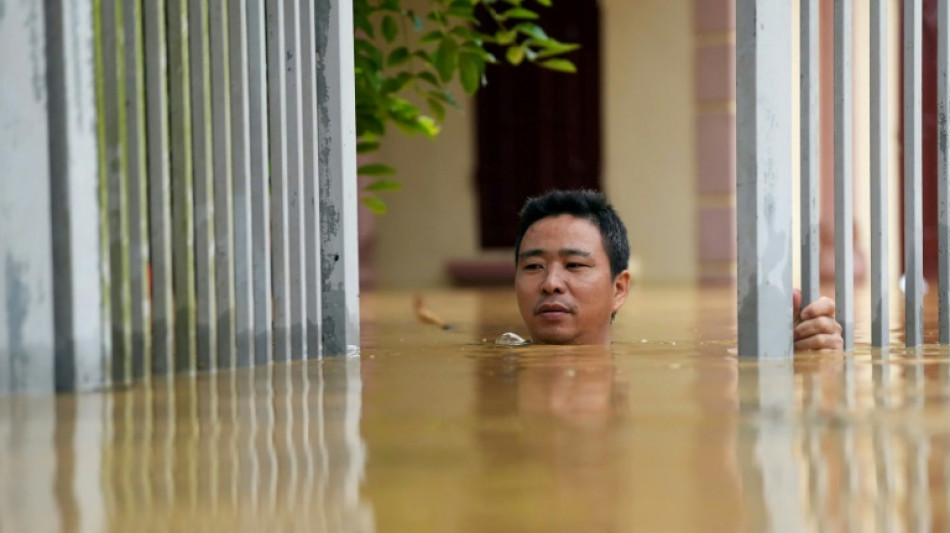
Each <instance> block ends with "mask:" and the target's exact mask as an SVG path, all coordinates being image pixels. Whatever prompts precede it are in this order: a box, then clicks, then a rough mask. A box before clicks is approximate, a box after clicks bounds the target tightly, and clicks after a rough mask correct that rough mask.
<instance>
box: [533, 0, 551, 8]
mask: <svg viewBox="0 0 950 533" xmlns="http://www.w3.org/2000/svg"><path fill="white" fill-rule="evenodd" d="M535 1H536V2H537V3H539V4H541V5H542V6H544V7H551V0H535Z"/></svg>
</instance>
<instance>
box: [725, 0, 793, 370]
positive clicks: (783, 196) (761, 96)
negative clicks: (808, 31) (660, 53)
mask: <svg viewBox="0 0 950 533" xmlns="http://www.w3.org/2000/svg"><path fill="white" fill-rule="evenodd" d="M791 15H792V14H791V7H790V5H789V4H788V3H785V2H775V1H773V0H740V1H739V2H738V3H737V5H736V32H737V33H736V36H737V42H736V67H737V68H736V74H737V76H736V87H737V89H736V120H737V127H736V147H737V177H736V199H737V215H736V217H737V233H738V241H739V242H738V249H739V264H738V278H739V279H738V289H739V291H738V292H739V294H738V309H739V312H738V321H739V354H740V355H744V356H756V357H789V356H791V354H792V351H793V349H792V294H791V288H792V202H791V198H792V176H791V120H792V116H791V104H792V99H791V69H790V68H789V65H790V64H791V61H792V54H791V42H792V36H791V25H790V24H789V20H791Z"/></svg>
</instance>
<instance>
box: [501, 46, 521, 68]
mask: <svg viewBox="0 0 950 533" xmlns="http://www.w3.org/2000/svg"><path fill="white" fill-rule="evenodd" d="M505 57H506V58H507V59H508V62H509V63H511V64H512V65H520V64H521V62H522V61H524V48H522V47H520V46H518V45H514V46H509V47H508V52H506V53H505Z"/></svg>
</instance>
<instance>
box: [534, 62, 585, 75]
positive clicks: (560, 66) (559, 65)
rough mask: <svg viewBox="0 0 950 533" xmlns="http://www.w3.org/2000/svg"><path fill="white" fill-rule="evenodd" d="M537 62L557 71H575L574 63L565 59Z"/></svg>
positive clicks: (571, 72)
mask: <svg viewBox="0 0 950 533" xmlns="http://www.w3.org/2000/svg"><path fill="white" fill-rule="evenodd" d="M538 64H539V65H540V66H542V67H544V68H546V69H550V70H556V71H558V72H567V73H570V74H575V73H577V67H575V66H574V63H571V62H570V61H568V60H566V59H548V60H547V61H542V62H541V63H538Z"/></svg>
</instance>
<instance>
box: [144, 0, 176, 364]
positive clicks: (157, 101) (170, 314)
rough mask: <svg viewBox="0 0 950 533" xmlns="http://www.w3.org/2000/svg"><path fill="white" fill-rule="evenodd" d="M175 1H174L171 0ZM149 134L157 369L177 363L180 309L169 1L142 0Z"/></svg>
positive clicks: (152, 299) (153, 328)
mask: <svg viewBox="0 0 950 533" xmlns="http://www.w3.org/2000/svg"><path fill="white" fill-rule="evenodd" d="M172 1H174V0H172ZM143 7H144V10H145V11H144V24H145V28H144V33H145V83H146V90H145V98H146V104H145V106H146V137H147V138H148V144H147V150H148V157H147V159H148V188H149V190H148V196H149V206H148V211H149V264H150V271H149V274H150V276H149V281H150V288H151V293H150V297H151V317H152V368H151V371H152V372H153V373H154V374H156V375H165V374H168V373H170V372H171V371H172V369H173V368H174V361H173V359H172V358H173V354H174V344H173V343H174V338H175V335H174V333H175V329H174V328H175V311H174V299H173V292H172V245H171V243H172V235H171V175H170V174H169V139H168V70H167V67H168V56H167V51H166V50H167V33H166V32H167V29H166V25H165V8H166V6H165V0H152V1H148V2H144V3H143Z"/></svg>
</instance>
